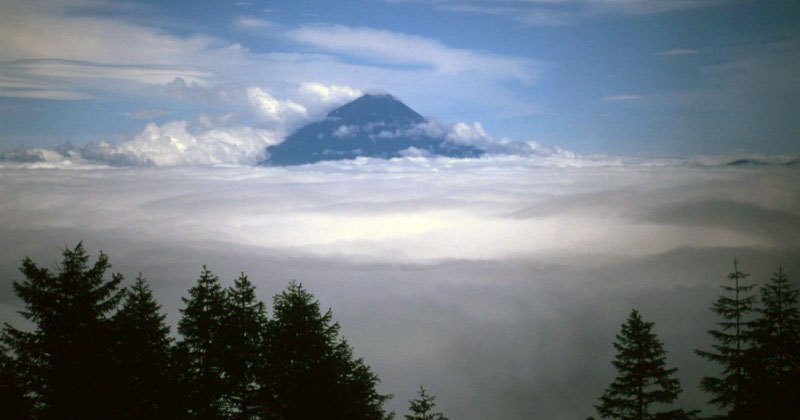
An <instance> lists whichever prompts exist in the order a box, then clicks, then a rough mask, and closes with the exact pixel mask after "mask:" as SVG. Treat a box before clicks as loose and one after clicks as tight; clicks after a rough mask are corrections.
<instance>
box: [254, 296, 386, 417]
mask: <svg viewBox="0 0 800 420" xmlns="http://www.w3.org/2000/svg"><path fill="white" fill-rule="evenodd" d="M266 346H267V349H268V351H267V352H266V355H267V356H266V366H267V367H266V369H265V371H264V374H263V375H262V379H263V381H264V383H265V384H266V386H265V389H264V391H263V392H262V399H263V401H264V402H265V404H266V407H267V414H268V415H270V416H273V417H274V418H287V419H317V418H327V419H375V420H379V419H384V418H389V416H388V415H387V414H386V413H385V411H384V409H383V402H384V401H386V400H387V399H388V398H390V396H389V395H381V394H379V393H378V392H377V391H376V390H375V387H376V384H377V382H378V378H377V376H375V374H374V373H372V372H371V371H370V369H369V367H368V366H366V365H365V364H364V362H363V360H361V359H355V358H354V357H353V354H352V350H351V348H350V346H349V345H348V344H347V342H346V341H345V340H344V339H340V338H339V324H338V323H337V322H333V321H332V312H331V310H330V309H329V310H328V311H326V312H325V313H324V314H323V313H322V312H321V311H320V306H319V301H317V300H315V299H314V297H313V295H311V294H310V293H309V292H308V291H306V290H305V289H304V288H303V287H302V285H301V284H299V283H296V282H292V283H290V284H289V286H288V288H287V290H285V291H283V292H281V293H280V294H278V295H276V296H275V297H274V299H273V319H272V320H271V321H270V322H269V323H268V326H267V334H266Z"/></svg>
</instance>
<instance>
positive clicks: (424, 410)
mask: <svg viewBox="0 0 800 420" xmlns="http://www.w3.org/2000/svg"><path fill="white" fill-rule="evenodd" d="M417 393H418V394H419V397H418V398H416V399H413V400H411V401H409V402H408V410H409V411H410V412H411V414H410V415H409V414H406V416H405V417H406V420H447V417H445V416H444V414H442V413H438V412H433V408H434V407H436V403H435V402H434V400H435V399H436V397H434V396H433V395H428V393H427V391H425V388H424V387H423V386H422V385H420V386H419V391H417Z"/></svg>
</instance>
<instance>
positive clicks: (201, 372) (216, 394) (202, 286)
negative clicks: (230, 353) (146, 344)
mask: <svg viewBox="0 0 800 420" xmlns="http://www.w3.org/2000/svg"><path fill="white" fill-rule="evenodd" d="M182 299H183V303H184V304H185V305H186V308H184V309H182V310H181V312H182V314H183V317H182V318H181V320H180V321H179V322H178V332H179V333H180V334H181V335H182V336H183V340H181V341H180V342H179V343H178V347H179V349H178V351H177V355H176V360H177V361H178V363H179V365H183V366H184V368H185V372H184V373H183V378H181V382H183V384H184V389H187V390H188V391H189V395H188V407H187V411H188V414H189V417H190V418H198V419H218V418H223V417H224V414H225V413H224V410H223V397H224V396H225V394H226V383H225V380H224V377H223V359H224V358H225V357H226V356H225V347H224V344H223V340H222V324H223V319H224V318H225V294H224V291H223V290H222V286H220V284H219V278H217V276H215V275H213V274H212V273H211V272H210V271H209V270H208V268H206V267H205V266H203V271H202V272H201V274H200V278H199V279H198V280H197V284H196V285H195V286H194V287H192V288H191V289H189V298H188V299H187V298H182Z"/></svg>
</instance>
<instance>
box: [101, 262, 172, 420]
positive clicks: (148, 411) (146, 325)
mask: <svg viewBox="0 0 800 420" xmlns="http://www.w3.org/2000/svg"><path fill="white" fill-rule="evenodd" d="M165 319H166V315H163V314H161V313H160V306H159V305H158V303H156V301H155V298H154V297H153V292H152V291H151V290H150V287H149V286H148V284H147V281H146V280H145V279H144V278H143V277H142V274H141V273H139V276H138V277H137V278H136V283H134V284H133V285H132V286H131V287H130V290H128V291H127V293H126V295H125V302H124V303H123V305H122V308H121V309H120V310H119V312H117V314H116V315H115V316H114V324H115V334H114V336H115V338H116V340H117V345H116V349H115V352H114V354H115V358H116V360H117V363H116V365H117V366H116V372H115V375H116V376H117V378H118V386H119V391H120V395H121V396H122V398H121V400H120V401H119V402H118V404H117V407H118V414H117V416H116V418H130V419H146V418H168V417H174V416H175V414H176V413H175V411H174V408H173V403H174V399H173V398H172V397H173V396H172V395H171V394H172V392H173V390H174V387H175V384H174V383H173V382H174V381H172V380H171V379H172V378H171V372H170V370H169V363H170V352H171V345H172V340H171V339H170V337H169V326H168V325H167V324H166V321H165Z"/></svg>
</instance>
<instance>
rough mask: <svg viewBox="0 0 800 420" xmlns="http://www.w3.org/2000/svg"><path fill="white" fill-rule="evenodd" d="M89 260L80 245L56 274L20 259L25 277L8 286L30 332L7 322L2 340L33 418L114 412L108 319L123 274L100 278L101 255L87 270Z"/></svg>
mask: <svg viewBox="0 0 800 420" xmlns="http://www.w3.org/2000/svg"><path fill="white" fill-rule="evenodd" d="M88 262H89V256H88V255H87V254H86V251H85V250H84V248H83V244H82V243H79V244H78V245H77V246H76V247H75V248H74V249H71V250H70V249H66V250H65V251H64V252H63V260H62V261H61V263H60V264H59V266H58V270H59V272H58V274H57V275H54V274H52V273H51V272H50V271H49V270H48V269H46V268H40V267H39V266H37V265H36V264H35V263H34V262H33V261H32V260H31V259H30V258H25V259H24V261H23V263H22V268H21V271H22V273H23V274H24V275H25V280H24V281H23V282H16V281H15V282H14V291H15V292H16V294H17V296H19V297H20V298H22V300H23V301H24V302H25V310H24V311H22V312H20V314H21V315H22V316H23V317H25V318H26V319H28V320H30V321H31V322H33V323H34V324H35V329H34V330H33V331H32V332H25V331H21V330H18V329H16V328H14V327H12V326H10V325H8V324H6V326H5V329H4V331H3V342H4V344H5V345H6V346H8V348H9V350H10V351H11V352H12V353H13V354H14V355H15V360H14V362H13V363H14V365H15V369H17V373H18V375H19V376H18V378H17V379H18V380H20V381H21V383H22V384H23V386H24V387H25V393H26V394H27V395H29V396H30V398H31V402H32V404H33V411H34V413H33V414H34V416H35V417H36V418H38V419H64V418H75V419H78V418H80V419H102V418H110V417H111V414H112V413H113V403H114V401H116V398H115V397H116V396H115V395H114V387H113V386H112V385H113V374H114V372H113V362H112V355H111V349H112V347H113V346H112V344H113V343H112V342H111V339H110V337H111V336H112V334H111V332H112V325H111V324H112V323H111V321H110V319H109V314H110V313H111V312H112V311H114V309H116V307H117V306H118V304H119V301H120V299H121V298H122V293H123V291H122V290H119V284H120V282H121V281H122V276H121V275H119V274H114V275H112V277H111V279H110V280H106V278H105V273H106V270H108V269H109V268H110V267H111V265H110V264H109V262H108V257H107V256H106V255H105V254H103V253H102V252H101V253H100V256H99V257H98V259H97V262H95V264H94V265H93V266H91V267H90V266H89V264H88Z"/></svg>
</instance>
